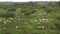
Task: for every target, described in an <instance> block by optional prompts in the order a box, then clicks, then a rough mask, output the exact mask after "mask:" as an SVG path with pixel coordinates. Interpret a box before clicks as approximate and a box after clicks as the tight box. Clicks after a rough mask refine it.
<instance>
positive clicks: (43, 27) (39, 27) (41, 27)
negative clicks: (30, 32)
mask: <svg viewBox="0 0 60 34" xmlns="http://www.w3.org/2000/svg"><path fill="white" fill-rule="evenodd" d="M37 28H38V29H45V26H37Z"/></svg>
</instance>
